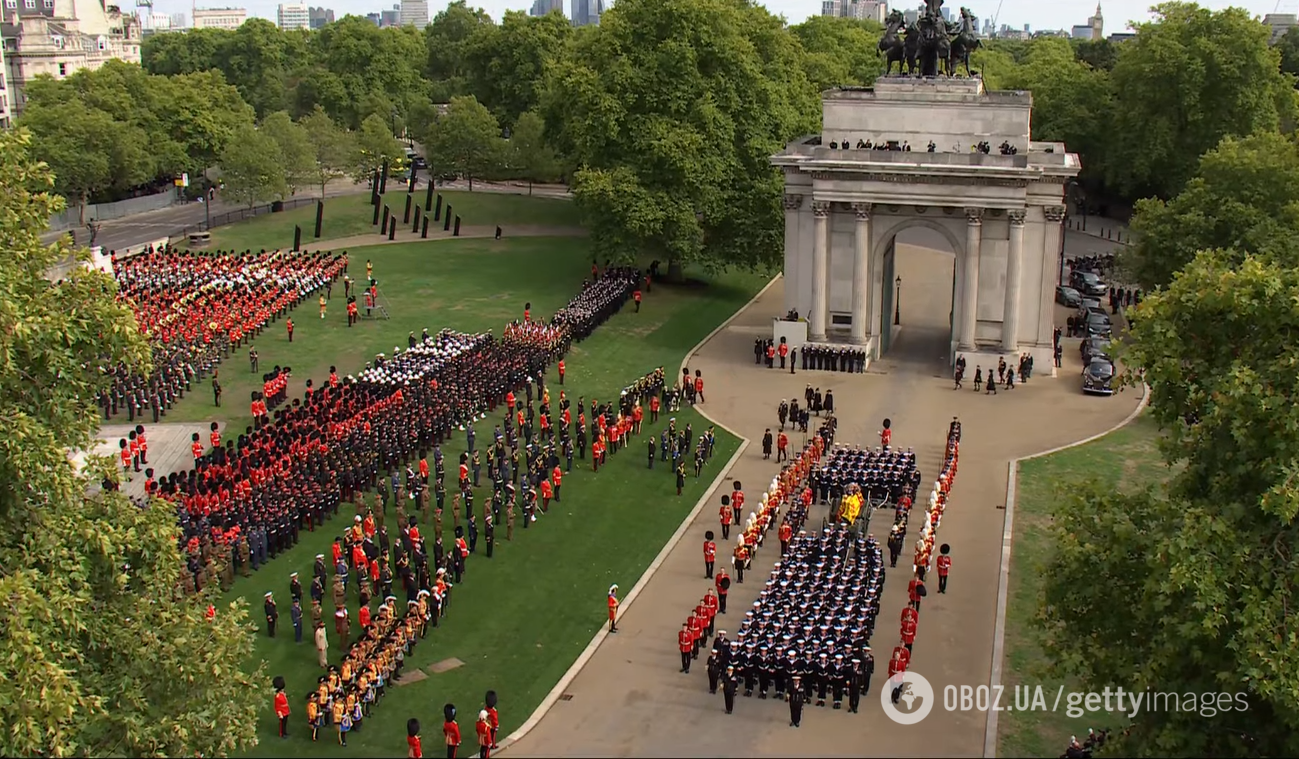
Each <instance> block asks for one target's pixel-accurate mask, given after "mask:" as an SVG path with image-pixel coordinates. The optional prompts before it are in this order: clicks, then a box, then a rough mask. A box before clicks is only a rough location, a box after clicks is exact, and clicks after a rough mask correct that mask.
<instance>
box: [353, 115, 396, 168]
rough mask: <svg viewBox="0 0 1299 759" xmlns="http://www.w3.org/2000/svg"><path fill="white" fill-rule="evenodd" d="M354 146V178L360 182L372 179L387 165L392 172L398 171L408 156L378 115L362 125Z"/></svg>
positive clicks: (370, 117) (367, 119)
mask: <svg viewBox="0 0 1299 759" xmlns="http://www.w3.org/2000/svg"><path fill="white" fill-rule="evenodd" d="M354 144H355V145H356V152H355V153H353V154H352V176H353V178H354V179H356V181H358V182H364V181H365V180H366V179H368V178H370V177H371V176H372V175H373V174H374V172H375V171H376V170H377V169H379V167H381V166H383V165H384V164H385V163H387V164H388V168H389V169H390V170H392V171H396V170H397V169H398V168H399V167H400V166H401V162H402V160H403V159H404V158H405V156H406V151H405V150H404V149H403V148H402V146H401V143H400V142H398V141H397V138H396V137H394V136H393V134H392V131H391V130H390V129H389V128H388V124H387V122H386V121H384V119H383V118H382V117H381V116H379V115H378V114H374V115H371V116H369V117H368V118H366V120H365V121H364V122H363V123H362V124H361V129H360V130H359V131H358V132H357V133H356V141H355V143H354Z"/></svg>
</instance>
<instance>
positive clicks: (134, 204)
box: [50, 187, 179, 232]
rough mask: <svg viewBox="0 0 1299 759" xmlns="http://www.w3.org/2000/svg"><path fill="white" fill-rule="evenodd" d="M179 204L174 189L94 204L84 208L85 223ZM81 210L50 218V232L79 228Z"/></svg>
mask: <svg viewBox="0 0 1299 759" xmlns="http://www.w3.org/2000/svg"><path fill="white" fill-rule="evenodd" d="M178 202H179V194H178V193H177V191H176V189H175V188H174V187H172V188H168V189H166V190H164V191H162V192H159V193H155V194H153V195H141V196H140V197H138V198H127V199H126V200H119V201H117V202H116V203H95V204H91V205H87V206H86V222H87V223H88V222H92V221H110V220H112V219H120V218H123V217H125V216H131V215H133V214H137V213H147V212H149V211H161V210H162V209H164V208H170V207H172V206H174V205H176V203H178ZM81 224H82V222H81V209H80V208H78V207H75V206H74V207H70V208H67V209H66V210H64V211H63V213H60V214H55V215H54V216H51V217H50V231H51V232H63V231H66V230H69V229H77V228H79V227H81Z"/></svg>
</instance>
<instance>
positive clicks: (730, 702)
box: [722, 664, 740, 714]
mask: <svg viewBox="0 0 1299 759" xmlns="http://www.w3.org/2000/svg"><path fill="white" fill-rule="evenodd" d="M739 688H740V678H738V677H736V676H735V665H734V664H729V665H727V667H726V674H724V675H723V676H722V698H723V699H725V701H726V713H727V714H730V713H731V712H732V711H734V710H735V692H736V691H737V690H739Z"/></svg>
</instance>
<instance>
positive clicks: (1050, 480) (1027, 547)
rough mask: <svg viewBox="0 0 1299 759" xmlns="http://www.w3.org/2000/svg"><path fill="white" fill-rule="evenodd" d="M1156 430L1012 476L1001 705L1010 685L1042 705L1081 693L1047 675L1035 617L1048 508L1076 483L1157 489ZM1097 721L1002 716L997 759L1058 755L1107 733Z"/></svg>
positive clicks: (1111, 438)
mask: <svg viewBox="0 0 1299 759" xmlns="http://www.w3.org/2000/svg"><path fill="white" fill-rule="evenodd" d="M1158 439H1159V430H1158V428H1157V426H1156V425H1155V423H1154V422H1153V421H1152V420H1151V419H1150V418H1149V417H1147V416H1144V415H1143V416H1140V417H1138V418H1137V419H1135V420H1134V421H1133V422H1132V423H1131V424H1129V425H1128V426H1126V427H1124V428H1123V429H1120V430H1118V431H1117V432H1113V433H1111V434H1109V435H1106V436H1105V437H1103V438H1101V439H1100V440H1097V441H1095V442H1092V443H1089V444H1087V445H1083V446H1079V447H1077V448H1071V449H1069V450H1067V451H1061V452H1060V453H1057V454H1054V455H1051V456H1046V457H1043V458H1039V459H1032V460H1030V461H1026V462H1024V463H1023V464H1022V465H1021V466H1020V470H1019V482H1018V488H1019V494H1018V500H1017V501H1016V504H1015V528H1014V529H1015V535H1014V550H1013V552H1012V553H1011V567H1010V596H1009V599H1008V605H1007V608H1006V651H1005V656H1006V658H1005V662H1004V676H1003V678H1002V681H1003V684H1004V685H1005V688H1006V691H1005V693H1004V694H1003V696H1002V703H1003V704H1012V705H1013V703H1014V693H1015V690H1014V689H1015V686H1017V685H1018V686H1026V687H1029V688H1036V687H1037V686H1039V685H1040V686H1041V687H1042V689H1043V691H1044V692H1045V694H1046V700H1047V704H1048V706H1049V705H1050V704H1051V702H1052V700H1053V699H1054V694H1055V693H1056V692H1057V690H1058V689H1059V688H1060V686H1061V685H1063V686H1064V687H1065V690H1067V691H1077V690H1080V688H1078V687H1077V685H1076V684H1075V683H1073V682H1071V681H1067V680H1062V679H1060V678H1059V677H1054V676H1052V675H1051V673H1050V672H1049V671H1048V668H1047V667H1048V660H1047V658H1046V654H1045V652H1044V651H1043V646H1042V643H1043V641H1042V636H1041V633H1040V632H1039V630H1038V628H1037V626H1036V624H1035V618H1036V616H1037V613H1038V610H1039V608H1040V605H1041V604H1040V599H1041V593H1042V576H1043V571H1044V569H1043V568H1044V566H1045V564H1046V561H1047V559H1048V558H1049V556H1048V551H1049V550H1050V537H1049V530H1050V525H1051V515H1052V513H1053V510H1054V509H1053V507H1054V504H1055V503H1057V502H1058V501H1059V500H1060V499H1061V498H1065V497H1067V496H1068V493H1069V492H1070V489H1071V488H1073V487H1075V486H1077V485H1078V484H1080V483H1083V482H1087V481H1096V482H1100V483H1102V484H1104V485H1107V486H1110V487H1113V488H1115V489H1117V490H1123V491H1131V490H1139V489H1143V488H1146V487H1150V486H1153V485H1158V484H1159V483H1161V482H1162V481H1163V480H1164V479H1165V477H1166V475H1167V469H1166V468H1165V465H1164V463H1163V459H1162V458H1161V457H1160V455H1159V451H1158V449H1157V441H1158ZM1103 722H1104V719H1103V718H1102V717H1098V715H1096V714H1092V715H1085V716H1083V717H1079V718H1077V719H1074V718H1070V717H1069V716H1067V715H1066V714H1065V713H1064V711H1063V705H1062V708H1061V710H1060V711H1059V712H1050V711H1002V712H1001V713H1000V715H999V716H998V721H997V729H998V736H997V744H998V745H997V755H998V756H1006V757H1015V756H1058V755H1059V754H1060V753H1061V752H1062V751H1063V750H1064V748H1065V746H1066V745H1067V744H1068V742H1069V736H1070V735H1077V736H1079V740H1081V739H1082V736H1085V735H1086V734H1087V728H1089V727H1093V728H1098V729H1099V728H1103V727H1114V725H1106V724H1103Z"/></svg>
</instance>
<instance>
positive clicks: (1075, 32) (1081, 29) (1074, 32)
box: [1069, 3, 1105, 40]
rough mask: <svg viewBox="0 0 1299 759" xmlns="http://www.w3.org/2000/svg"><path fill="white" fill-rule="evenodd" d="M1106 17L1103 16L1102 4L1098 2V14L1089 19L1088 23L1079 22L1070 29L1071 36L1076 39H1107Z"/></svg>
mask: <svg viewBox="0 0 1299 759" xmlns="http://www.w3.org/2000/svg"><path fill="white" fill-rule="evenodd" d="M1104 30H1105V18H1104V17H1103V16H1101V4H1100V3H1097V4H1096V15H1095V16H1092V17H1091V18H1089V19H1087V23H1086V24H1078V25H1076V26H1074V27H1073V29H1071V30H1070V31H1069V36H1071V37H1073V38H1074V39H1076V40H1101V39H1105V33H1104Z"/></svg>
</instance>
